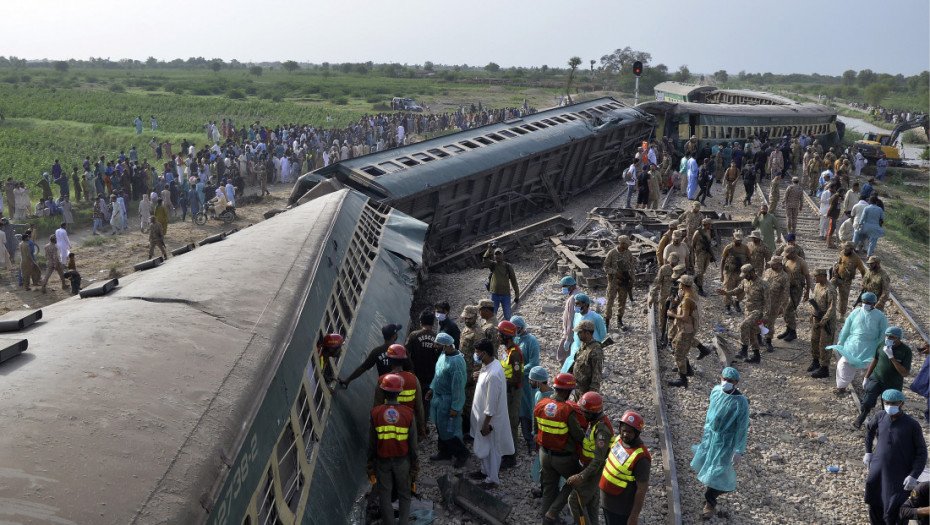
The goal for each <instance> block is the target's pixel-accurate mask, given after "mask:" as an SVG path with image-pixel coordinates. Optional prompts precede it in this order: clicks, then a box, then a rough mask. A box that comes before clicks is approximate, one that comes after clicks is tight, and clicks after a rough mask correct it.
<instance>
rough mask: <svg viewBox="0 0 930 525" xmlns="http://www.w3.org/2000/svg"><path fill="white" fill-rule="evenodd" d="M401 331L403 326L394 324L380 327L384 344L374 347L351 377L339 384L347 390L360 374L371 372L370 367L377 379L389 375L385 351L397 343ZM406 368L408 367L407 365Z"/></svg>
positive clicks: (340, 381)
mask: <svg viewBox="0 0 930 525" xmlns="http://www.w3.org/2000/svg"><path fill="white" fill-rule="evenodd" d="M402 329H403V326H401V325H399V324H394V323H390V324H386V325H384V326H382V327H381V337H382V338H384V342H383V343H382V344H380V345H378V346H376V347H374V348H373V349H372V350H371V352H369V353H368V357H366V358H365V361H363V362H362V364H360V365H358V367H357V368H356V369H355V370H354V371H353V372H352V375H350V376H349V377H347V378H345V379H340V380H339V383H341V384H342V386H343V387H346V388H348V387H349V384H350V383H351V382H352V381H355V380H356V379H358V378H359V377H361V375H362V374H364V373H365V372H367V371H369V370H371V367H373V366H374V367H376V368H377V370H378V377H381V376H383V375H384V374H387V373H390V371H391V363H390V362H389V361H388V357H387V349H388V347H389V346H391V345H392V344H394V343H396V342H397V333H398V332H399V331H400V330H402ZM407 366H409V364H408V365H407Z"/></svg>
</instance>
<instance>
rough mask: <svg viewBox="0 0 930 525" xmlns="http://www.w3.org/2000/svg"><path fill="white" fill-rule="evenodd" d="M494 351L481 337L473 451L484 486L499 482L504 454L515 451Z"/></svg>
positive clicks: (500, 369) (504, 387) (500, 368)
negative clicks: (478, 463)
mask: <svg viewBox="0 0 930 525" xmlns="http://www.w3.org/2000/svg"><path fill="white" fill-rule="evenodd" d="M495 353H496V349H495V348H494V346H493V345H492V344H491V343H490V341H487V340H482V341H480V342H479V343H478V344H477V345H475V357H476V358H477V359H478V360H479V361H480V362H481V364H482V367H481V370H479V371H478V372H477V374H478V376H477V380H478V381H477V384H476V385H475V397H474V399H473V401H472V407H471V436H472V438H474V440H475V442H474V445H473V452H474V453H475V457H477V458H478V459H480V460H481V474H484V482H483V483H482V484H481V486H482V488H491V487H492V486H493V485H497V484H498V483H500V478H499V476H498V475H499V473H500V466H501V456H509V455H511V454H513V453H514V447H513V435H512V433H511V431H510V418H509V417H508V414H507V380H506V379H505V378H504V367H503V366H501V363H500V361H498V360H497V359H496V357H497V356H496V355H495ZM474 477H477V476H474Z"/></svg>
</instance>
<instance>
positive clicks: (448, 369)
mask: <svg viewBox="0 0 930 525" xmlns="http://www.w3.org/2000/svg"><path fill="white" fill-rule="evenodd" d="M436 344H437V345H438V346H439V349H440V350H441V351H442V353H441V354H440V355H439V360H438V361H436V374H435V375H433V382H432V383H430V385H429V390H427V391H426V399H427V400H429V401H430V411H431V412H432V413H431V414H430V419H431V420H432V421H433V422H434V423H435V424H436V432H437V433H438V434H439V440H438V442H437V448H438V452H437V454H436V455H435V456H430V458H429V460H430V461H442V460H447V459H450V458H452V457H453V456H454V457H455V463H454V466H455V468H461V467H463V466H465V462H466V461H467V460H468V449H467V448H465V443H464V442H463V441H462V440H463V437H464V436H463V435H462V410H463V409H464V407H465V378H466V376H465V373H466V372H465V359H464V357H463V356H462V354H461V353H460V352H459V351H458V350H456V348H455V339H454V338H453V337H452V336H451V335H449V334H447V333H445V332H440V333H439V334H437V335H436Z"/></svg>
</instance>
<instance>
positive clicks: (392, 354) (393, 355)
mask: <svg viewBox="0 0 930 525" xmlns="http://www.w3.org/2000/svg"><path fill="white" fill-rule="evenodd" d="M387 356H388V359H407V349H406V348H404V345H391V346H389V347H388V349H387Z"/></svg>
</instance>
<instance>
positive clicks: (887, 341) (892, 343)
mask: <svg viewBox="0 0 930 525" xmlns="http://www.w3.org/2000/svg"><path fill="white" fill-rule="evenodd" d="M885 346H894V339H888V338H887V337H886V338H885Z"/></svg>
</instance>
